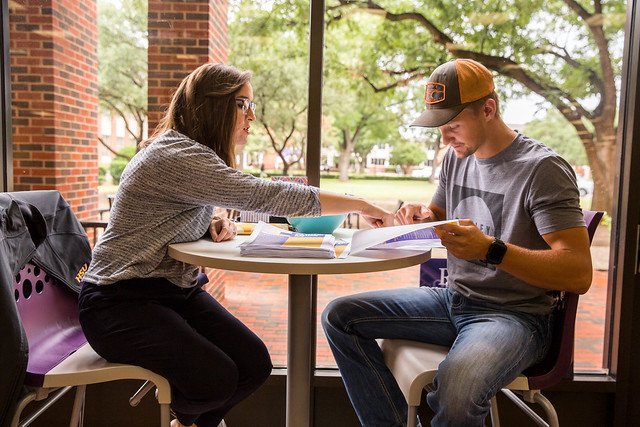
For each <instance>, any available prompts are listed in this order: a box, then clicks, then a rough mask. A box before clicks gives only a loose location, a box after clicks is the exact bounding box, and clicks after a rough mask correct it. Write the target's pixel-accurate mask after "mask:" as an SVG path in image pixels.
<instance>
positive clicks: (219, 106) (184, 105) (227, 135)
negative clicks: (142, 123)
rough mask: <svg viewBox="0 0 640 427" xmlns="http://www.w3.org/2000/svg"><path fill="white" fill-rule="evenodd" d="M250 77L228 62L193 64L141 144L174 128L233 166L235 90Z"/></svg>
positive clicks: (249, 74) (247, 81)
mask: <svg viewBox="0 0 640 427" xmlns="http://www.w3.org/2000/svg"><path fill="white" fill-rule="evenodd" d="M250 80H251V73H250V72H249V71H243V70H239V69H237V68H235V67H232V66H230V65H225V64H213V63H207V64H203V65H201V66H200V67H198V68H196V69H195V70H194V71H192V72H191V74H189V75H188V76H187V77H185V78H184V80H182V82H181V83H180V85H179V86H178V89H177V90H176V91H175V93H174V94H173V97H172V98H171V103H170V104H169V108H168V109H167V112H166V113H165V115H164V117H163V118H162V120H161V121H160V123H159V124H158V127H157V128H156V129H155V131H154V133H153V135H152V136H151V137H149V138H148V139H147V140H145V141H144V142H142V143H141V147H145V146H146V145H148V144H149V143H151V141H152V140H153V139H154V138H156V137H157V136H158V135H160V134H162V133H163V132H165V131H166V130H168V129H174V130H177V131H178V132H180V133H182V134H183V135H186V136H188V137H189V138H191V139H193V140H194V141H197V142H199V143H200V144H203V145H206V146H207V147H209V148H211V149H212V150H213V151H215V152H216V154H217V155H218V156H219V157H220V158H221V159H222V160H224V161H225V163H226V164H227V165H229V166H231V167H234V166H235V150H234V141H233V130H234V126H235V121H236V114H238V107H237V105H236V100H235V94H236V93H237V92H238V91H239V90H240V89H241V88H242V86H243V85H245V84H247V83H249V81H250Z"/></svg>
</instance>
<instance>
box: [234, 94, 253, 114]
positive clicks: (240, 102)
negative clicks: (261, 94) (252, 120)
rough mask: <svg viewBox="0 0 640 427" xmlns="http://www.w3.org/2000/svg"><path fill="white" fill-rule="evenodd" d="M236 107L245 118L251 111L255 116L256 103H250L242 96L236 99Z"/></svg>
mask: <svg viewBox="0 0 640 427" xmlns="http://www.w3.org/2000/svg"><path fill="white" fill-rule="evenodd" d="M236 105H237V106H238V108H242V114H244V115H245V116H246V115H247V114H249V110H251V112H252V113H253V114H256V103H255V102H251V101H250V100H249V98H245V97H244V96H242V97H240V98H236Z"/></svg>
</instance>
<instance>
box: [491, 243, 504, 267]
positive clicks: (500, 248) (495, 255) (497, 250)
mask: <svg viewBox="0 0 640 427" xmlns="http://www.w3.org/2000/svg"><path fill="white" fill-rule="evenodd" d="M506 253H507V245H505V243H504V242H503V241H502V240H500V239H495V240H494V241H493V242H492V243H491V245H489V250H488V251H487V262H488V263H489V264H500V263H501V262H502V259H503V258H504V255H505V254H506Z"/></svg>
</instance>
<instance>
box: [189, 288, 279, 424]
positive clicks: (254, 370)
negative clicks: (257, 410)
mask: <svg viewBox="0 0 640 427" xmlns="http://www.w3.org/2000/svg"><path fill="white" fill-rule="evenodd" d="M181 313H182V315H183V316H184V318H185V319H186V320H187V322H188V323H189V324H190V325H191V326H192V327H193V328H194V329H195V330H196V331H198V332H199V333H201V334H202V335H203V336H205V337H206V338H207V339H208V340H210V341H211V342H215V343H216V345H217V346H218V347H219V348H220V349H221V350H222V351H223V352H224V353H225V354H226V355H227V356H228V357H229V358H230V359H231V360H233V362H234V364H235V366H236V369H237V372H238V381H237V388H236V390H235V392H234V393H233V395H232V396H231V397H229V399H228V400H227V401H226V402H225V403H224V405H221V406H220V407H218V408H215V409H213V410H211V411H208V412H206V413H203V414H201V415H199V416H198V418H197V419H196V420H195V423H196V425H197V426H198V427H204V426H217V425H218V423H219V422H220V420H222V418H223V417H224V415H225V414H226V413H227V412H228V411H229V410H230V409H231V408H233V407H234V406H235V405H236V404H238V403H239V402H241V401H242V400H244V399H245V398H247V397H248V396H249V395H250V394H251V393H253V392H254V391H255V390H257V389H258V387H260V386H261V385H262V384H263V383H264V382H265V381H266V380H267V378H269V375H270V374H271V369H272V367H273V366H272V364H271V358H270V356H269V352H268V350H267V347H266V346H265V345H264V343H263V342H262V340H261V339H260V338H259V337H258V336H257V335H255V334H254V333H253V332H252V331H251V330H250V329H249V328H247V327H246V326H245V325H244V324H243V323H242V322H240V321H239V320H238V319H236V318H235V317H234V316H233V315H231V313H229V312H228V311H227V310H226V309H225V308H224V307H222V306H221V305H220V304H219V303H218V302H217V301H216V300H215V299H214V298H213V297H212V296H211V295H209V294H208V293H207V292H205V291H203V290H201V289H199V288H198V289H194V290H193V292H192V295H190V297H189V304H187V305H185V307H184V309H183V310H181ZM213 313H215V316H214V315H213Z"/></svg>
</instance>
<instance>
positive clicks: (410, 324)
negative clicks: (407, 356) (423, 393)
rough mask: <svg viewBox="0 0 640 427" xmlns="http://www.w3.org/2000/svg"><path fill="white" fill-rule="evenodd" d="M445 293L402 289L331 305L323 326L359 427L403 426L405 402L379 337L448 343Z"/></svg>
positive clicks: (449, 330) (452, 331) (449, 325)
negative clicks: (377, 340)
mask: <svg viewBox="0 0 640 427" xmlns="http://www.w3.org/2000/svg"><path fill="white" fill-rule="evenodd" d="M447 301H448V291H447V290H446V289H435V288H418V287H415V288H404V289H393V290H385V291H375V292H366V293H362V294H357V295H352V296H348V297H343V298H338V299H336V300H334V301H332V302H331V303H330V304H329V305H328V306H327V308H326V309H325V311H324V313H323V314H322V325H323V327H324V331H325V334H326V336H327V339H328V341H329V346H330V347H331V350H332V352H333V355H334V357H335V359H336V362H337V363H338V367H339V368H340V372H341V374H342V380H343V381H344V383H345V387H346V389H347V393H348V394H349V398H350V399H351V402H352V404H353V407H354V409H355V411H356V414H357V415H358V418H359V420H360V423H361V424H362V425H363V426H366V427H369V426H404V425H405V423H406V420H407V403H406V401H405V399H404V397H403V395H402V392H401V391H400V389H399V387H398V384H397V383H396V380H395V379H394V377H393V375H392V374H391V372H390V371H389V369H388V368H387V366H386V365H385V363H384V360H383V356H382V351H381V350H380V348H379V347H378V344H377V343H376V341H375V340H376V339H377V338H395V339H410V340H414V341H422V342H430V343H434V344H440V345H451V343H452V342H453V340H454V339H455V333H456V331H455V328H454V327H453V325H452V323H451V320H450V318H449V310H448V302H447Z"/></svg>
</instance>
